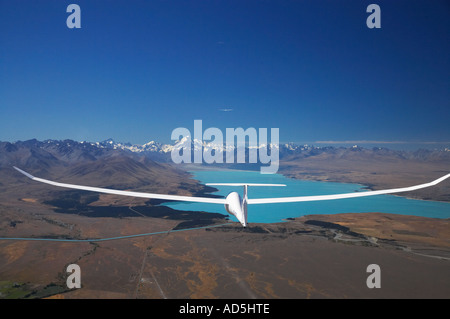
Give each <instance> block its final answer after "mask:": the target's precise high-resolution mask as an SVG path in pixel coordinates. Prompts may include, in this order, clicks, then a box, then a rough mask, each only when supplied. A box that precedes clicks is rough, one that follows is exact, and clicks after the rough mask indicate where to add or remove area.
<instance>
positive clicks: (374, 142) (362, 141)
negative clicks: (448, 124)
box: [313, 140, 450, 144]
mask: <svg viewBox="0 0 450 319" xmlns="http://www.w3.org/2000/svg"><path fill="white" fill-rule="evenodd" d="M313 143H316V144H447V143H450V142H435V141H426V142H420V141H416V142H412V141H368V140H359V141H315V142H313Z"/></svg>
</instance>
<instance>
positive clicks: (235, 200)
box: [14, 166, 450, 227]
mask: <svg viewBox="0 0 450 319" xmlns="http://www.w3.org/2000/svg"><path fill="white" fill-rule="evenodd" d="M14 168H15V169H16V170H17V171H19V172H20V173H22V174H24V175H25V176H27V177H29V178H31V179H32V180H34V181H37V182H41V183H46V184H50V185H53V186H58V187H65V188H71V189H79V190H85V191H91V192H98V193H105V194H114V195H124V196H132V197H142V198H154V199H164V200H175V201H187V202H198V203H213V204H222V205H225V209H226V210H227V212H228V213H230V214H232V215H233V216H235V217H236V218H237V219H238V220H239V222H240V223H241V224H242V226H244V227H246V226H247V205H249V204H269V203H290V202H306V201H321V200H333V199H344V198H354V197H363V196H374V195H382V194H392V193H401V192H411V191H415V190H418V189H421V188H426V187H431V186H434V185H437V184H439V183H440V182H442V181H443V180H445V179H447V178H449V177H450V174H447V175H445V176H442V177H440V178H438V179H436V180H434V181H432V182H429V183H425V184H420V185H416V186H410V187H403V188H392V189H385V190H378V191H366V192H355V193H345V194H334V195H316V196H297V197H278V198H254V199H250V198H248V196H247V193H248V187H249V186H286V185H284V184H254V183H208V184H206V185H208V186H243V187H244V194H243V198H241V196H240V195H239V194H238V193H237V192H231V193H230V194H228V196H227V197H226V198H208V197H192V196H181V195H163V194H152V193H141V192H131V191H121V190H115V189H108V188H100V187H91V186H82V185H74V184H66V183H59V182H53V181H49V180H46V179H43V178H38V177H34V176H33V175H31V174H29V173H27V172H25V171H23V170H21V169H19V168H17V167H15V166H14Z"/></svg>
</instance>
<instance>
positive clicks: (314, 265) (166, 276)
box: [0, 144, 450, 299]
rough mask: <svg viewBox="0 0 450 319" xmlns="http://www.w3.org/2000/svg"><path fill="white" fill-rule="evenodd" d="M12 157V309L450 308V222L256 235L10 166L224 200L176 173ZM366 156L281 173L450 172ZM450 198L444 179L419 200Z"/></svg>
mask: <svg viewBox="0 0 450 319" xmlns="http://www.w3.org/2000/svg"><path fill="white" fill-rule="evenodd" d="M33 145H34V144H33ZM3 147H4V149H3V151H2V152H3V153H2V152H0V162H1V163H0V164H1V165H0V191H1V192H0V237H1V238H4V239H0V298H14V299H17V298H65V299H73V298H92V299H98V298H120V299H147V298H150V299H180V298H182V299H223V298H227V299H228V298H230V299H233V298H237V299H251V298H257V299H317V298H320V299H322V298H327V299H328V298H438V299H448V298H449V297H450V267H449V265H450V264H449V262H450V231H449V229H450V220H448V219H433V218H425V217H414V216H405V215H395V214H381V213H377V212H373V213H365V214H338V215H334V214H333V212H330V214H329V215H315V216H313V215H309V216H303V217H299V218H294V219H289V220H286V221H285V222H282V223H276V224H251V225H250V227H248V228H245V229H244V228H242V227H241V225H240V224H238V223H234V222H230V220H229V219H228V216H227V215H225V211H224V210H223V209H222V207H220V208H218V211H217V213H215V214H213V213H204V212H181V211H176V210H173V209H170V208H168V207H164V206H159V205H158V204H159V202H157V201H147V200H137V199H134V198H125V197H119V196H112V195H98V194H95V193H88V192H83V191H74V190H64V189H57V188H55V187H52V186H50V185H44V184H38V183H36V182H32V181H30V180H29V179H27V178H26V177H25V176H23V175H21V174H19V173H18V172H16V171H15V170H14V169H13V168H12V165H17V166H20V167H22V168H24V169H26V170H28V171H29V172H30V173H32V174H36V175H37V176H39V177H43V178H50V179H54V180H62V179H63V181H65V182H69V183H83V184H87V185H93V186H101V187H114V188H120V189H132V190H139V191H147V192H159V193H177V194H184V195H196V194H200V195H201V196H214V195H211V193H212V192H213V191H214V189H212V188H208V187H205V186H204V185H201V184H199V183H198V182H197V181H195V180H192V179H191V178H190V175H189V174H187V173H186V172H184V171H182V170H180V169H177V168H174V167H172V166H170V165H168V164H167V163H158V162H154V161H152V160H150V159H147V158H144V157H136V156H135V155H133V154H132V155H130V154H127V153H124V152H121V151H111V150H100V151H99V150H97V149H94V150H90V151H86V150H85V149H84V148H80V149H79V150H77V149H76V150H75V151H74V150H73V149H71V148H66V147H63V148H58V149H53V148H52V149H50V150H49V149H47V150H45V148H43V147H41V146H39V147H35V146H23V145H19V146H16V145H13V144H3ZM355 152H357V151H355V150H350V151H349V150H345V151H342V152H341V153H340V152H338V151H337V150H333V151H332V152H330V151H326V152H325V151H324V152H319V153H317V154H316V153H311V154H308V156H300V157H298V156H299V155H298V154H297V155H295V154H294V155H291V156H286V157H285V158H284V159H283V161H282V165H281V168H280V172H279V173H282V174H285V175H286V176H290V177H293V178H302V179H314V180H324V181H341V182H352V183H361V184H364V185H366V186H367V187H370V188H373V189H380V188H390V187H401V186H409V185H414V184H419V183H425V182H428V181H430V180H433V179H434V178H437V177H440V176H442V175H444V174H445V173H448V171H447V170H448V162H447V157H446V156H447V154H445V155H444V157H443V158H441V157H440V156H442V154H440V153H439V154H438V155H439V156H437V157H433V158H434V160H432V158H431V157H430V156H431V155H430V154H431V153H428V155H427V158H426V160H419V159H418V157H417V156H414V157H413V159H403V160H400V159H399V158H398V154H397V155H395V154H394V155H393V154H392V153H389V152H388V154H385V156H384V157H383V156H381V155H380V154H379V155H378V156H379V157H376V156H375V155H374V153H373V152H374V151H372V152H366V151H362V152H361V151H358V152H359V153H355ZM433 156H434V155H433ZM321 158H323V159H322V160H321ZM393 158H395V160H394V159H393ZM383 159H384V162H383ZM380 163H384V164H380ZM149 181H150V183H149ZM406 195H408V196H413V195H414V194H406ZM449 196H450V194H449V184H448V182H446V183H445V184H444V183H443V184H442V185H439V186H437V187H434V188H432V189H430V190H429V191H428V192H423V193H421V194H420V196H418V197H419V198H422V199H434V200H438V199H439V200H444V201H445V200H448V199H449V198H450V197H449ZM299 215H300V214H299ZM139 234H142V236H132V235H139ZM121 236H132V237H127V238H117V237H121ZM6 238H9V239H6ZM13 238H16V239H13ZM24 239H26V240H24ZM33 239H39V240H33ZM41 239H49V240H48V241H43V240H41ZM54 239H57V240H68V241H65V242H64V241H52V240H54ZM99 239H107V240H99ZM73 263H75V264H77V265H79V266H80V268H81V284H82V287H81V288H79V289H69V288H68V287H67V285H66V279H67V277H68V273H67V272H66V269H67V266H68V265H69V264H73ZM371 264H377V265H379V266H380V269H381V288H368V286H367V284H366V280H367V278H368V276H369V275H370V274H369V273H368V272H367V267H368V266H369V265H371Z"/></svg>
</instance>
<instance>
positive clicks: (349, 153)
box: [0, 139, 450, 201]
mask: <svg viewBox="0 0 450 319" xmlns="http://www.w3.org/2000/svg"><path fill="white" fill-rule="evenodd" d="M178 142H181V143H178ZM178 142H175V143H174V144H162V143H158V142H155V141H150V142H148V143H145V144H143V145H133V144H130V143H118V142H115V141H114V140H112V139H108V140H105V141H101V142H85V141H83V142H78V141H74V140H45V141H38V140H36V139H31V140H27V141H17V142H14V143H11V142H0V188H1V189H3V190H5V189H4V188H3V187H2V186H6V185H21V184H23V180H22V178H23V176H19V175H18V174H17V172H16V171H15V170H14V169H13V168H12V166H17V167H21V168H23V169H25V170H27V171H29V172H30V173H31V174H34V175H36V176H39V177H42V178H52V179H60V180H61V179H62V180H64V181H66V182H71V183H75V184H76V183H79V184H85V185H90V184H92V185H95V186H99V187H114V188H120V189H139V190H141V191H149V192H160V193H177V194H186V195H189V194H190V195H193V194H199V193H205V192H208V191H211V188H207V187H205V186H204V185H201V184H199V183H198V182H197V181H194V180H192V179H191V178H190V176H191V175H190V174H189V173H188V172H187V170H186V168H190V169H191V168H192V166H187V167H186V166H185V165H177V164H174V163H173V162H172V160H171V152H172V150H176V148H177V147H180V145H184V146H185V144H183V141H178ZM191 144H192V147H193V149H198V148H200V147H202V148H204V149H206V148H214V149H216V150H224V146H223V145H217V144H211V143H205V142H201V141H198V140H193V141H192V142H191ZM273 147H278V151H279V158H280V168H279V171H278V173H280V174H283V175H285V176H288V177H292V178H298V179H310V180H319V181H333V182H349V183H360V184H364V185H366V186H368V187H370V188H372V189H380V188H390V187H400V186H409V185H414V184H416V183H417V184H418V183H424V182H428V181H430V180H433V179H435V178H438V177H440V176H442V175H444V174H446V173H448V171H449V170H450V150H449V149H441V150H428V149H419V150H415V151H401V150H392V149H388V148H379V147H375V148H364V147H359V146H357V145H354V146H352V147H333V146H326V147H317V146H312V145H296V144H294V143H287V144H280V145H277V146H273ZM246 154H247V155H248V152H246ZM204 166H206V167H211V168H215V167H222V168H232V169H246V170H249V169H250V170H252V169H253V170H259V169H260V166H261V165H260V164H259V163H256V164H248V163H244V164H238V163H235V164H233V163H232V164H227V163H224V164H205V165H204ZM197 167H198V166H197ZM449 189H450V187H448V186H446V185H442V186H440V187H436V188H433V189H430V190H428V191H426V192H425V191H423V192H417V193H416V194H412V195H411V196H414V197H417V196H418V197H420V198H422V199H434V200H445V201H450V191H449ZM417 194H418V195H417Z"/></svg>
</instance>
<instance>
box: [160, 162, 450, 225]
mask: <svg viewBox="0 0 450 319" xmlns="http://www.w3.org/2000/svg"><path fill="white" fill-rule="evenodd" d="M191 173H192V174H193V175H194V178H195V179H197V180H199V181H200V182H201V183H203V184H206V183H240V182H246V183H272V184H286V185H287V186H286V187H249V192H248V197H249V198H266V197H289V196H303V195H304V196H308V195H329V194H340V193H351V192H355V191H366V189H365V188H364V186H363V185H359V184H345V183H329V182H315V181H303V180H295V179H290V178H286V177H284V176H283V175H279V174H267V175H263V174H260V172H252V171H231V170H227V171H225V170H224V171H207V170H204V171H192V172H191ZM411 186H412V185H411ZM216 188H217V189H219V191H218V192H215V193H214V194H215V195H223V196H225V197H226V196H227V195H228V194H229V193H230V192H233V191H236V192H238V193H239V194H240V195H241V196H242V191H243V187H230V186H220V187H218V186H216ZM165 205H166V206H169V207H172V208H174V209H178V210H190V211H205V212H212V213H221V214H225V215H228V213H227V212H226V210H225V208H224V207H223V206H222V205H217V204H204V203H185V202H172V203H167V204H165ZM367 212H381V213H392V214H402V215H415V216H424V217H434V218H450V203H445V202H435V201H424V200H415V199H408V198H405V197H401V196H395V195H379V196H368V197H361V198H349V199H338V200H327V201H315V202H299V203H281V204H258V205H249V206H248V222H249V223H274V222H280V221H283V220H284V219H286V218H290V217H291V218H293V217H300V216H303V215H311V214H338V213H367ZM230 217H231V220H233V221H236V219H235V218H234V216H231V215H230Z"/></svg>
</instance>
